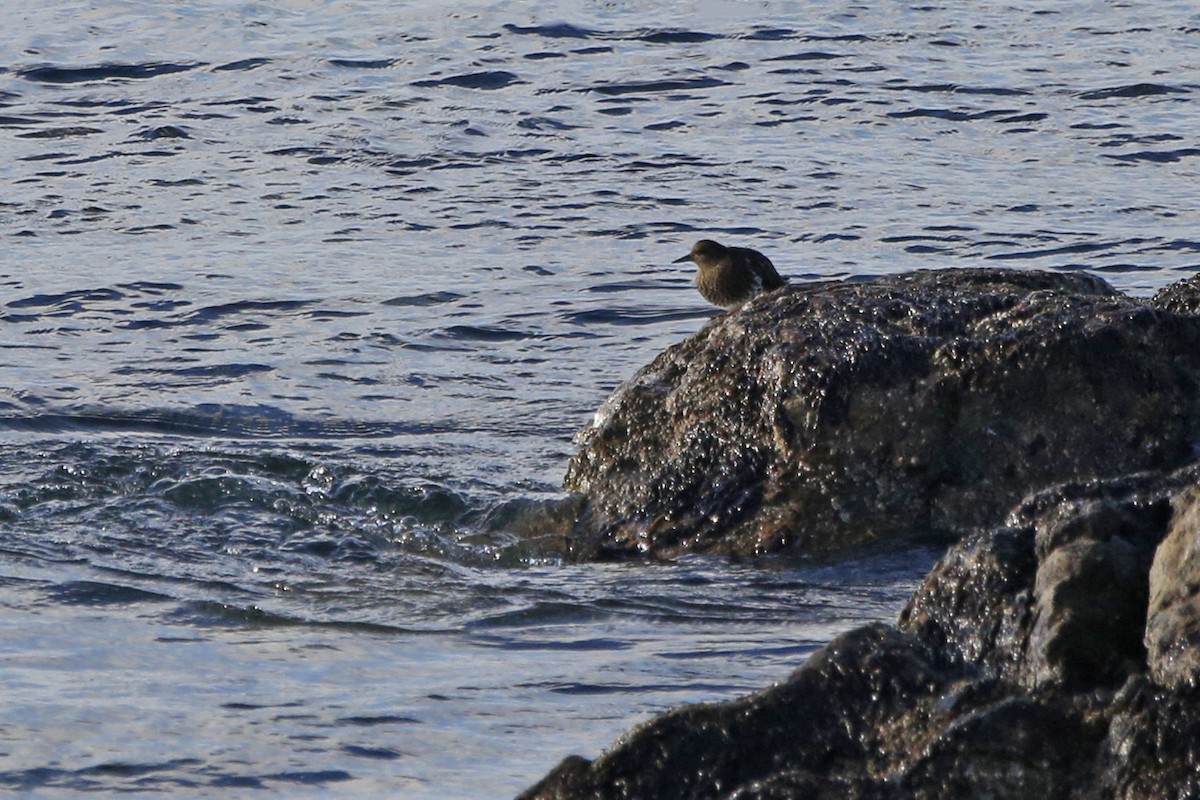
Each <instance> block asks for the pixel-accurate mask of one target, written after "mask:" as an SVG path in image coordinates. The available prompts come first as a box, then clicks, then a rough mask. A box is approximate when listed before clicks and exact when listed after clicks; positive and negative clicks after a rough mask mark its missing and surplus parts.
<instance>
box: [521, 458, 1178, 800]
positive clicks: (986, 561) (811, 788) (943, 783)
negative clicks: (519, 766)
mask: <svg viewBox="0 0 1200 800" xmlns="http://www.w3.org/2000/svg"><path fill="white" fill-rule="evenodd" d="M1198 520H1200V467H1188V468H1184V469H1182V470H1179V471H1176V472H1173V473H1167V474H1163V473H1142V474H1135V475H1130V476H1125V477H1122V478H1119V479H1114V480H1108V481H1087V482H1081V483H1074V484H1068V485H1062V486H1058V487H1056V488H1053V489H1050V490H1047V491H1044V492H1042V493H1040V494H1037V495H1034V496H1032V497H1030V498H1029V499H1027V500H1026V501H1025V502H1024V503H1022V504H1021V505H1020V506H1019V507H1018V508H1017V509H1016V510H1015V511H1014V512H1013V513H1012V514H1011V515H1010V516H1009V517H1008V519H1007V521H1006V523H1005V524H1004V525H1003V526H1000V527H996V528H992V529H990V530H986V531H981V532H977V533H975V534H973V535H971V536H968V537H966V538H964V539H963V540H961V541H960V542H958V543H957V544H956V545H954V546H953V547H952V548H951V549H950V550H949V552H948V553H947V554H946V555H945V557H943V558H942V560H941V561H940V562H939V563H938V564H937V565H936V566H935V567H934V569H933V570H932V571H931V572H930V574H929V576H928V577H927V578H926V579H925V581H924V583H923V584H922V585H921V586H920V587H919V588H918V589H917V591H916V592H915V593H914V594H913V596H912V598H911V599H910V601H909V603H908V604H907V606H906V607H905V609H904V610H903V612H902V613H901V616H900V619H899V621H898V623H897V625H895V626H887V625H873V626H868V627H865V628H861V629H859V630H856V631H852V632H850V633H847V634H845V635H843V636H840V637H838V638H837V639H835V640H834V641H833V642H831V643H830V644H829V645H827V646H826V647H825V648H824V649H822V650H821V651H818V652H817V653H816V654H815V655H814V656H813V657H812V658H810V659H809V661H808V662H807V663H806V664H804V665H803V666H802V667H800V668H799V669H798V670H796V672H795V673H793V674H792V675H791V677H789V678H788V679H787V680H785V681H783V682H782V683H780V684H778V685H776V686H774V687H772V688H770V689H767V690H765V691H762V692H759V693H757V694H754V695H751V696H749V697H746V698H742V699H738V700H734V701H730V702H725V703H715V704H708V705H699V706H691V707H685V708H682V709H679V710H676V711H672V712H669V713H667V714H664V715H662V716H660V717H658V718H656V719H653V720H651V721H650V722H648V723H646V724H644V725H642V726H641V727H639V728H637V729H635V730H633V731H631V732H630V733H628V734H626V735H625V736H624V737H622V739H621V740H620V741H619V742H618V743H617V744H616V745H615V746H614V747H613V748H612V749H611V750H610V751H608V752H607V753H605V754H603V755H602V756H600V757H599V758H597V759H596V760H594V761H588V760H586V759H583V758H580V757H578V756H574V757H571V758H569V759H567V760H565V761H564V762H563V763H562V764H560V766H559V767H558V768H557V769H555V770H554V771H553V772H552V773H551V774H550V775H548V776H547V777H546V778H545V779H544V780H543V781H542V782H541V783H539V784H538V785H537V786H535V787H533V788H532V789H530V790H529V791H528V792H526V793H525V794H524V795H522V798H524V800H551V798H553V799H554V800H568V799H569V798H589V800H605V799H606V798H614V800H615V798H623V799H630V798H661V797H689V798H728V799H730V800H733V799H734V798H736V799H737V800H751V798H754V800H768V798H770V799H771V800H782V799H783V798H864V799H865V798H872V799H881V798H948V797H993V798H1031V799H1032V800H1045V798H1068V799H1069V798H1080V799H1081V800H1082V799H1083V798H1101V797H1102V798H1128V800H1133V799H1134V798H1150V797H1154V798H1158V797H1198V796H1200V689H1198V688H1197V678H1200V654H1198V653H1197V643H1198V642H1197V627H1196V626H1197V620H1198V619H1200V608H1198V605H1200V601H1198V600H1197V596H1198V595H1197V580H1198V579H1197V572H1196V565H1195V563H1194V562H1195V560H1196V559H1195V554H1196V553H1197V552H1198V551H1200V525H1198V524H1197V521H1198ZM1168 534H1169V535H1168ZM1164 539H1165V541H1164Z"/></svg>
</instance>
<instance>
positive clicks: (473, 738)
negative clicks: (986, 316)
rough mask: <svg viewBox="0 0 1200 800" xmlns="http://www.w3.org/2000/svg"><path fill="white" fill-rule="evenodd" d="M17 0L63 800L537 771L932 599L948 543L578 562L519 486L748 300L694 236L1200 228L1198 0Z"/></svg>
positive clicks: (9, 152) (22, 516)
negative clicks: (809, 557) (697, 257)
mask: <svg viewBox="0 0 1200 800" xmlns="http://www.w3.org/2000/svg"><path fill="white" fill-rule="evenodd" d="M10 5H11V6H12V7H11V8H8V9H6V25H5V27H6V35H5V36H4V37H3V40H0V54H2V57H0V174H2V175H3V178H4V186H5V192H4V194H3V196H0V237H3V243H4V247H3V248H2V249H0V607H2V608H3V611H2V612H0V707H2V708H4V711H3V712H0V788H3V789H4V790H5V791H8V792H12V793H15V794H18V795H20V794H25V795H31V796H47V797H50V796H53V797H62V796H72V795H75V794H85V793H86V794H111V795H114V796H125V795H128V794H130V793H133V792H143V793H149V794H158V795H167V794H169V795H171V796H173V797H189V796H195V797H229V796H238V795H239V794H244V793H246V792H250V791H251V790H265V791H267V792H269V793H278V794H283V795H288V796H307V795H313V796H316V795H322V796H339V797H341V796H364V797H367V796H370V797H385V796H386V797H414V798H422V797H428V798H434V797H497V796H499V797H503V796H511V795H513V794H515V793H516V792H518V791H520V790H521V789H522V788H524V787H525V786H528V785H529V784H531V783H532V782H534V781H535V780H537V779H538V778H539V777H540V776H541V774H543V773H544V772H545V771H546V770H548V769H549V768H550V767H551V766H553V765H554V764H555V763H556V762H557V761H558V760H559V759H560V758H562V757H563V756H565V755H567V754H569V753H572V752H580V753H583V754H586V755H594V754H596V753H597V752H599V751H600V750H601V749H602V748H603V747H604V746H606V745H607V744H608V743H609V742H611V741H612V739H613V738H614V737H615V736H616V735H617V734H618V733H619V732H620V731H622V730H624V729H625V728H626V727H628V726H629V725H630V724H632V723H634V722H636V721H638V720H641V719H645V718H646V717H648V716H649V715H650V714H652V713H654V712H656V711H660V710H662V709H665V708H668V707H671V706H674V705H677V704H680V703H683V702H693V701H697V700H710V699H720V698H728V697H732V696H736V695H738V694H741V693H744V692H747V691H751V690H752V689H754V688H757V687H760V686H762V685H765V684H767V683H769V682H770V681H772V680H777V679H779V678H782V677H784V676H785V675H786V674H787V673H788V672H789V671H790V670H791V669H793V668H794V667H795V666H796V665H798V664H799V663H801V662H802V661H803V658H804V657H805V655H806V654H807V653H809V652H811V651H812V649H814V648H815V647H818V646H820V645H821V644H823V643H824V642H825V641H827V640H828V639H829V638H830V637H831V636H833V635H835V634H836V633H837V632H839V631H842V630H845V629H846V628H848V627H852V626H854V625H857V624H860V623H861V622H864V621H868V620H877V619H888V618H890V617H892V616H893V615H894V614H895V612H896V610H897V609H898V608H899V606H900V604H901V603H902V602H903V600H904V599H905V597H906V595H907V593H908V591H910V589H911V587H912V585H913V584H914V582H915V581H916V580H917V579H918V577H919V576H920V574H921V573H922V572H923V571H924V569H925V568H926V567H927V566H928V564H929V563H930V561H931V560H932V559H933V558H934V557H935V555H936V554H935V553H933V552H931V551H924V550H923V551H919V552H911V553H891V554H883V555H876V556H872V557H864V558H861V559H857V560H854V561H851V562H847V563H841V564H825V565H814V564H806V563H804V562H786V563H783V562H768V563H761V564H730V563H727V562H725V561H722V560H718V559H704V558H692V559H685V560H684V561H682V562H681V563H678V564H674V565H656V566H652V565H601V566H581V565H571V564H566V563H563V562H562V561H561V559H560V558H559V557H558V552H557V548H556V542H555V541H553V537H530V535H529V533H528V529H527V527H526V526H524V525H523V524H522V523H521V522H520V520H522V519H525V518H526V516H527V514H528V513H529V512H530V510H531V509H536V508H538V507H539V504H542V503H544V502H546V501H549V500H553V499H556V498H558V497H559V496H560V495H559V489H558V484H559V481H560V480H561V477H562V473H563V470H564V466H565V462H566V459H567V457H568V456H569V454H570V453H571V443H570V437H571V434H572V433H573V431H574V430H575V429H576V428H578V427H579V426H580V425H582V424H583V423H584V421H585V420H586V419H587V418H588V416H589V414H590V413H591V411H592V410H593V409H594V408H596V407H597V406H598V405H599V403H600V402H601V401H602V400H603V398H604V397H605V396H606V394H607V393H608V392H609V391H610V390H611V389H612V388H613V387H614V386H616V385H617V384H618V383H619V382H620V381H621V380H622V379H623V378H624V377H627V376H628V375H629V374H631V373H632V371H633V370H634V369H636V368H637V367H638V366H639V365H641V364H643V363H645V362H646V361H648V360H650V359H651V358H652V357H653V356H654V355H655V354H656V353H657V352H658V351H660V350H661V349H662V348H663V347H665V346H666V345H668V344H670V343H672V342H674V341H678V340H679V339H682V338H683V337H685V336H687V335H688V334H690V333H691V332H693V331H695V330H696V329H697V328H699V327H700V326H701V325H702V324H703V322H704V321H705V320H706V319H707V317H708V316H709V315H710V313H711V310H710V309H708V308H707V307H706V306H705V304H704V302H703V301H702V300H701V299H700V297H699V296H698V295H697V294H696V293H695V292H694V290H693V289H692V288H691V285H690V279H691V276H690V274H689V273H688V272H687V271H685V270H681V269H679V268H677V267H676V266H673V265H671V264H670V262H671V261H672V260H673V259H674V258H676V257H677V256H679V255H682V254H683V253H685V252H686V251H687V249H688V247H689V246H690V244H691V242H692V241H693V240H695V239H697V238H700V237H702V236H708V237H712V238H718V239H721V240H724V241H727V242H729V243H736V244H741V245H748V246H753V247H757V248H758V249H760V250H763V251H765V252H766V253H768V254H769V255H770V256H771V258H772V259H773V260H774V261H775V263H776V265H777V266H778V267H779V268H780V271H781V272H782V273H784V274H786V275H789V276H791V277H792V279H793V280H803V279H806V278H812V277H850V276H867V275H877V274H881V273H889V272H896V271H901V270H908V269H913V268H922V267H935V268H953V267H959V266H978V265H991V266H999V267H1007V268H1012V269H1023V268H1041V269H1088V270H1092V271H1095V272H1097V273H1100V274H1103V275H1104V277H1106V278H1107V279H1109V280H1110V281H1112V282H1113V283H1114V284H1115V285H1117V286H1118V287H1120V288H1122V289H1125V290H1128V291H1131V292H1135V293H1142V294H1144V293H1148V292H1150V291H1152V290H1154V289H1156V288H1158V287H1161V286H1163V285H1166V284H1168V283H1170V282H1172V281H1174V280H1177V279H1179V278H1181V277H1186V276H1189V275H1192V274H1194V273H1195V272H1196V271H1197V270H1198V269H1200V253H1198V251H1200V240H1198V239H1197V238H1196V229H1197V226H1198V219H1197V213H1196V197H1197V193H1198V190H1200V181H1198V178H1200V171H1198V169H1197V166H1198V165H1200V159H1198V158H1197V157H1198V156H1200V141H1198V140H1197V138H1196V131H1197V130H1200V114H1197V106H1196V99H1195V98H1196V97H1197V93H1198V92H1200V83H1198V82H1197V80H1196V75H1197V74H1200V72H1198V67H1200V12H1197V11H1196V10H1195V6H1194V5H1193V4H1190V3H1141V2H1126V3H1113V2H1094V3H1077V4H1072V5H1071V7H1070V8H1066V7H1063V8H1060V7H1059V6H1055V5H1053V4H1050V5H1047V4H1041V3H1039V4H1013V3H1003V4H1001V3H982V4H980V3H966V2H948V3H941V4H912V5H910V4H894V3H885V4H875V5H871V4H862V5H845V6H836V5H835V6H831V5H830V4H825V3H813V2H780V3H734V2H709V3H701V2H692V3H638V2H630V3H598V2H582V1H581V0H577V1H576V2H568V3H545V2H533V3H517V2H501V3H472V2H463V3H450V4H443V3H433V2H409V3H393V2H383V0H378V1H375V2H368V1H367V0H363V2H329V3H309V2H290V3H239V2H222V1H220V0H212V1H211V2H204V3H175V4H161V3H148V2H135V1H134V0H127V2H116V1H115V0H114V1H113V2H99V3H93V4H85V5H83V6H81V5H80V4H77V3H62V2H48V3H41V4H36V7H32V6H33V4H10ZM876 5H877V6H878V7H875V6H876Z"/></svg>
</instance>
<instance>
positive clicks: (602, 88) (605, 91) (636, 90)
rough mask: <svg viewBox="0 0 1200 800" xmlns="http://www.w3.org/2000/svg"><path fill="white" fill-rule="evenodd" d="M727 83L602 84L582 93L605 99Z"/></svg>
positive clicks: (696, 80) (693, 80)
mask: <svg viewBox="0 0 1200 800" xmlns="http://www.w3.org/2000/svg"><path fill="white" fill-rule="evenodd" d="M731 85H732V84H731V83H729V81H723V80H721V79H719V78H683V79H676V80H659V81H634V82H631V83H602V84H597V85H596V86H592V87H590V88H587V89H580V90H579V91H582V92H595V93H596V94H602V95H605V96H607V97H615V96H618V95H624V94H650V93H653V92H681V91H689V90H694V89H712V88H714V87H716V86H731Z"/></svg>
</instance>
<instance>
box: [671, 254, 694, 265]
mask: <svg viewBox="0 0 1200 800" xmlns="http://www.w3.org/2000/svg"><path fill="white" fill-rule="evenodd" d="M691 260H692V254H691V253H688V254H687V255H686V256H684V257H683V258H677V259H675V260H674V261H672V262H671V263H672V264H682V263H683V262H685V261H691Z"/></svg>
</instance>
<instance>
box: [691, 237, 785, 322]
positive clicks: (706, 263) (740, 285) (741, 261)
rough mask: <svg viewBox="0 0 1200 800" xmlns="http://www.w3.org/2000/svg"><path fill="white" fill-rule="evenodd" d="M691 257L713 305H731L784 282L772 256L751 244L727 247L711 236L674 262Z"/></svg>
mask: <svg viewBox="0 0 1200 800" xmlns="http://www.w3.org/2000/svg"><path fill="white" fill-rule="evenodd" d="M684 261H691V262H692V263H693V264H695V265H696V266H697V267H698V269H697V270H696V288H697V289H698V290H699V291H700V295H701V296H702V297H703V298H704V299H705V300H707V301H708V302H710V303H712V304H713V305H714V306H720V307H721V308H725V309H730V308H736V307H737V306H740V305H741V304H742V303H744V302H746V301H747V300H749V299H750V298H751V297H754V296H755V295H758V294H762V293H763V292H770V291H772V290H774V289H778V288H779V287H781V286H783V285H785V284H786V283H787V281H785V280H784V279H783V278H781V277H779V273H778V272H776V271H775V265H774V264H772V263H771V259H769V258H767V257H766V256H764V255H763V254H762V253H760V252H758V251H757V250H751V249H750V248H748V247H726V246H725V245H723V244H720V243H719V242H714V241H713V240H712V239H701V240H700V241H698V242H696V243H695V244H694V245H692V252H690V253H688V254H687V255H686V256H683V257H682V258H677V259H675V260H674V261H673V262H671V263H673V264H682V263H683V262H684Z"/></svg>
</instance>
